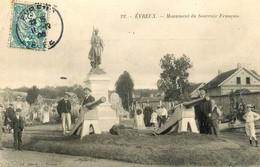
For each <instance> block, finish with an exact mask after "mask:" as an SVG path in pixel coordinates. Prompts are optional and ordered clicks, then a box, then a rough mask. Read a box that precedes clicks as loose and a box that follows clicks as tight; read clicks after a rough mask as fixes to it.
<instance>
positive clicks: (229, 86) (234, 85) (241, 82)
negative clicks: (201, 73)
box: [204, 64, 260, 96]
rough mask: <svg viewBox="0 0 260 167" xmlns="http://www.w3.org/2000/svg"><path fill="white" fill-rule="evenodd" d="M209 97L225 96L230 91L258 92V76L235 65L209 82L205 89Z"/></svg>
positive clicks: (259, 88) (259, 84)
mask: <svg viewBox="0 0 260 167" xmlns="http://www.w3.org/2000/svg"><path fill="white" fill-rule="evenodd" d="M204 88H206V89H207V94H208V95H209V96H218V95H226V94H229V93H230V92H231V91H240V92H241V91H242V90H246V91H247V92H260V75H259V74H258V73H257V72H256V71H254V70H248V69H247V68H246V67H242V66H241V65H240V64H238V65H237V68H236V69H232V70H229V71H226V72H223V73H221V72H220V71H219V74H218V75H217V76H216V77H215V78H213V79H212V80H211V81H209V82H208V83H207V84H206V85H205V87H204Z"/></svg>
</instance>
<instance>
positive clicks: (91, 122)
mask: <svg viewBox="0 0 260 167" xmlns="http://www.w3.org/2000/svg"><path fill="white" fill-rule="evenodd" d="M84 92H85V98H84V100H83V103H82V109H81V111H80V115H81V116H82V117H83V118H84V120H83V124H82V128H81V130H80V131H81V132H80V133H81V139H82V138H83V137H84V136H85V135H89V134H101V130H100V126H99V121H98V112H97V110H96V108H90V107H88V105H89V104H91V103H92V102H94V101H95V98H94V97H93V96H92V95H91V92H92V90H91V89H90V88H88V87H86V88H84Z"/></svg>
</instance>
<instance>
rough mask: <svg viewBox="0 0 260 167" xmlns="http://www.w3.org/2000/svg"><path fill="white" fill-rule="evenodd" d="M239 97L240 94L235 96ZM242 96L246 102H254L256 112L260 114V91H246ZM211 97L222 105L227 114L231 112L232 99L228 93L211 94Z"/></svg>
mask: <svg viewBox="0 0 260 167" xmlns="http://www.w3.org/2000/svg"><path fill="white" fill-rule="evenodd" d="M238 97H239V96H235V98H236V99H237V98H238ZM241 97H242V99H243V101H244V103H245V104H254V105H255V107H256V112H257V113H259V114H260V92H250V93H245V94H243V95H242V96H241ZM210 98H211V99H214V100H215V101H216V104H217V105H218V106H222V109H221V110H222V111H223V112H224V114H225V115H226V114H228V113H229V105H230V99H229V96H228V95H221V96H211V97H210Z"/></svg>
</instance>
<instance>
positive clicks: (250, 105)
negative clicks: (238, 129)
mask: <svg viewBox="0 0 260 167" xmlns="http://www.w3.org/2000/svg"><path fill="white" fill-rule="evenodd" d="M246 107H247V108H254V106H253V105H252V104H248V105H246Z"/></svg>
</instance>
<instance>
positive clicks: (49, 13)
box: [10, 3, 64, 51]
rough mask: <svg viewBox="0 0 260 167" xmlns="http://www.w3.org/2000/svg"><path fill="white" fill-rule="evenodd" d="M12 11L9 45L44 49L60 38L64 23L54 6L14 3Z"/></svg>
mask: <svg viewBox="0 0 260 167" xmlns="http://www.w3.org/2000/svg"><path fill="white" fill-rule="evenodd" d="M14 12H15V14H14V18H13V19H15V22H14V21H13V25H12V32H11V33H12V37H11V43H10V46H11V47H20V48H26V49H32V50H41V51H45V50H46V49H52V48H54V47H55V46H56V45H57V44H58V43H59V41H60V40H61V38H62V35H63V29H64V23H63V19H62V17H61V14H60V13H59V11H58V10H57V9H56V8H55V6H54V7H52V6H51V5H50V4H39V3H35V4H17V3H15V4H14ZM53 18H54V19H53ZM14 27H15V28H14Z"/></svg>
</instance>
